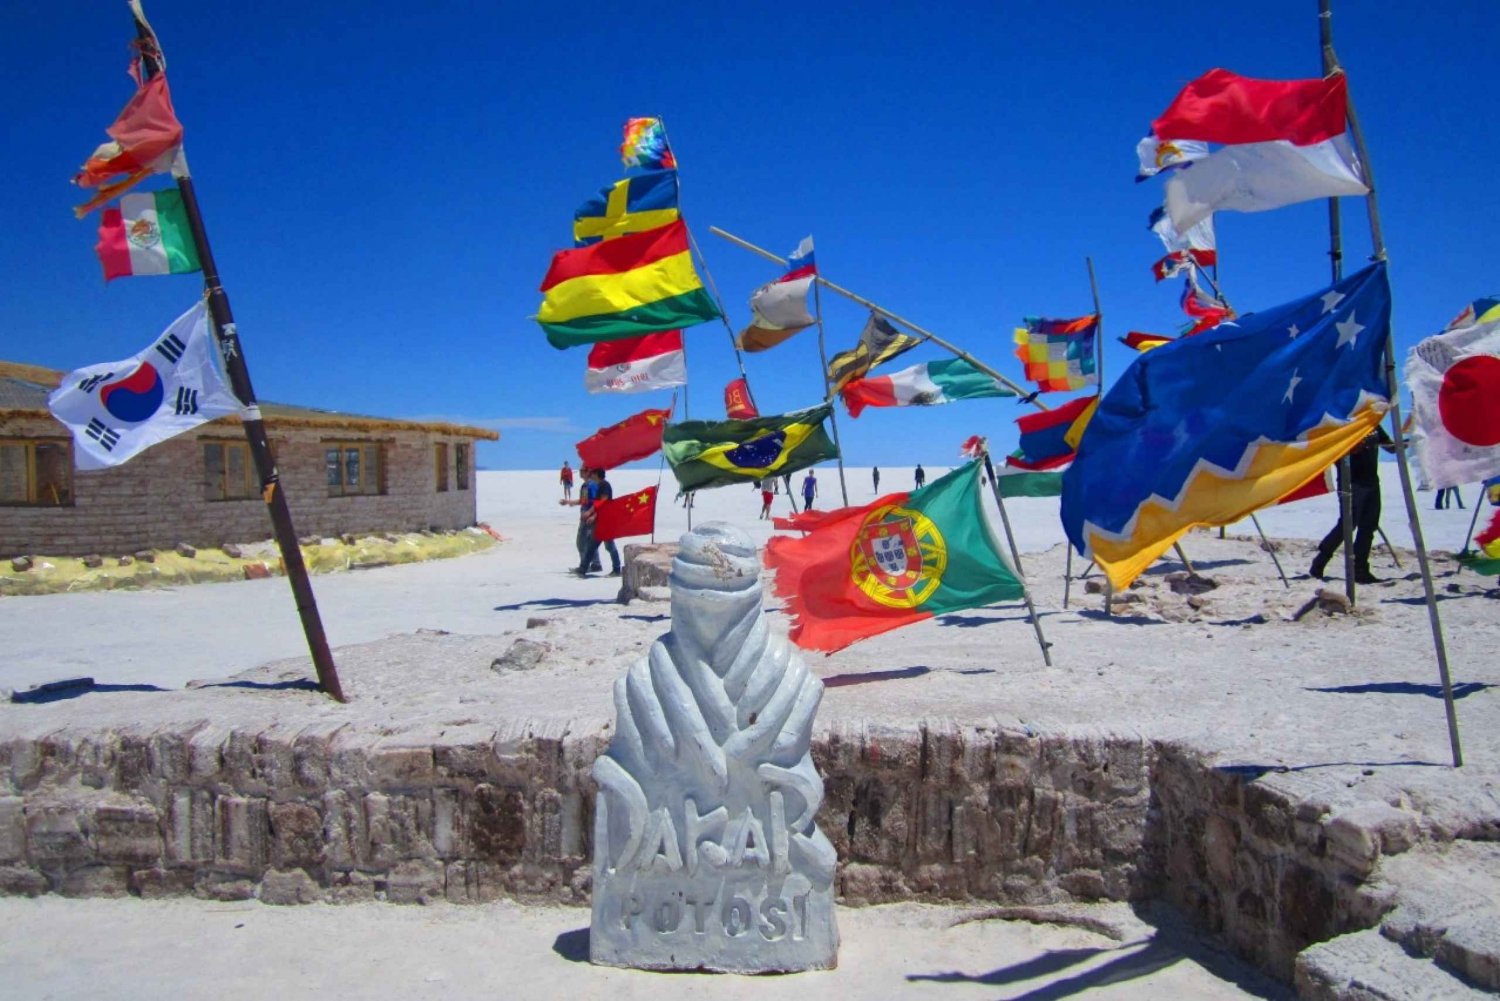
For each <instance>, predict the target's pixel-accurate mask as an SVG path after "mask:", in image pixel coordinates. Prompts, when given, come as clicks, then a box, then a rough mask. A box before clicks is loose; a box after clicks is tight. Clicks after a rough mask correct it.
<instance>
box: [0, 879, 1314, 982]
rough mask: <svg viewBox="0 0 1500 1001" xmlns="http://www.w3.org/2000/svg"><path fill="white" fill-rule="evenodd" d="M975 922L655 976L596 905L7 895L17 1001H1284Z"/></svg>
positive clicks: (848, 935)
mask: <svg viewBox="0 0 1500 1001" xmlns="http://www.w3.org/2000/svg"><path fill="white" fill-rule="evenodd" d="M975 912H976V909H973V908H970V909H967V910H960V909H958V908H949V907H929V906H923V905H920V904H905V905H890V906H883V907H865V908H847V907H846V908H842V909H840V910H839V912H838V914H839V918H838V920H839V925H840V930H841V932H842V935H843V940H844V941H843V945H842V947H841V949H840V951H839V968H838V969H837V970H833V971H828V972H820V973H802V974H795V975H791V976H777V977H736V976H718V975H712V974H691V973H669V974H662V973H646V972H642V971H637V970H616V969H608V968H604V967H595V966H591V965H589V963H588V962H587V938H586V936H587V928H588V921H589V912H588V911H587V910H585V909H583V908H565V907H524V908H523V907H516V906H514V905H512V904H506V903H499V904H492V905H484V906H471V907H458V906H452V905H441V904H440V905H436V906H431V907H397V906H394V905H390V904H349V905H343V906H334V905H324V904H314V905H308V906H304V907H281V908H278V907H268V906H266V905H264V904H259V903H253V902H252V903H243V904H214V903H210V902H207V901H198V900H170V901H142V900H62V899H59V898H56V897H44V898H41V899H37V900H21V899H15V898H0V925H3V926H4V927H6V928H8V929H24V933H23V934H20V935H12V934H7V935H4V936H0V968H3V969H4V971H5V972H4V975H3V976H0V999H11V998H14V999H17V1001H21V999H25V1001H37V999H43V998H56V999H63V998H83V997H99V998H110V999H112V1001H136V999H139V1001H160V999H162V998H176V999H184V1001H188V999H197V998H213V999H215V1001H235V999H240V998H244V999H260V998H266V997H271V998H276V999H278V1001H297V999H302V998H308V999H315V1001H335V999H336V1001H357V999H375V998H400V999H402V1001H426V999H479V998H485V999H495V1001H526V999H532V998H569V999H577V1001H585V999H589V1001H592V999H596V998H597V999H606V998H607V999H610V1001H630V999H645V1001H658V999H661V998H668V997H670V998H716V999H717V998H723V999H735V998H783V997H787V996H796V997H798V998H803V999H806V1001H819V999H839V1001H847V999H851V998H860V999H870V1001H883V999H885V998H914V999H920V998H929V999H933V1001H969V999H980V998H984V999H994V998H1031V999H1036V1001H1040V999H1044V998H1066V997H1072V996H1074V995H1076V994H1086V995H1087V996H1088V997H1090V998H1111V999H1121V1001H1123V999H1162V998H1174V999H1175V998H1182V999H1204V1001H1221V999H1223V1001H1227V999H1230V998H1248V997H1285V996H1289V995H1288V994H1287V993H1286V992H1285V991H1283V990H1281V989H1280V988H1278V987H1277V986H1276V985H1274V984H1271V983H1269V982H1267V981H1265V980H1263V979H1262V978H1260V977H1258V976H1257V975H1255V974H1253V973H1251V972H1249V971H1248V970H1246V968H1245V967H1243V966H1242V965H1240V964H1237V963H1235V962H1233V961H1230V960H1227V959H1225V958H1224V957H1222V956H1219V955H1218V954H1216V953H1213V952H1209V951H1206V950H1205V949H1204V948H1203V946H1202V945H1201V944H1198V943H1196V942H1194V941H1192V940H1191V939H1187V938H1184V937H1182V936H1181V935H1180V934H1176V933H1174V932H1173V931H1172V930H1171V929H1170V928H1168V929H1167V930H1165V931H1163V932H1157V931H1156V929H1153V928H1151V927H1150V926H1147V925H1144V924H1143V923H1141V922H1140V921H1138V920H1134V919H1133V918H1132V916H1131V915H1130V914H1129V912H1128V910H1126V909H1125V908H1124V906H1123V905H1103V906H1098V907H1092V908H1080V909H1079V912H1080V913H1087V914H1090V915H1091V916H1093V917H1095V919H1104V920H1106V921H1108V922H1109V923H1111V924H1114V923H1116V922H1118V924H1119V925H1120V926H1121V930H1123V931H1124V932H1125V936H1124V940H1123V941H1116V940H1114V939H1112V938H1109V937H1106V936H1104V935H1100V934H1096V933H1094V932H1091V931H1085V930H1082V929H1079V928H1062V927H1055V926H1037V925H1030V924H1025V923H1021V922H1010V921H977V922H970V923H965V924H959V925H957V926H954V922H955V921H956V920H957V919H959V918H960V917H962V916H963V915H965V914H974V913H975Z"/></svg>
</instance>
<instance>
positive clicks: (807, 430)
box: [662, 403, 839, 490]
mask: <svg viewBox="0 0 1500 1001" xmlns="http://www.w3.org/2000/svg"><path fill="white" fill-rule="evenodd" d="M831 410H832V407H831V406H830V405H829V404H826V403H825V404H822V405H821V406H817V407H812V408H809V409H807V410H798V411H795V412H794V413H790V414H780V415H776V416H772V417H756V418H754V419H753V420H747V421H683V422H681V423H680V424H672V425H669V426H668V427H667V431H666V434H664V435H663V436H662V454H664V455H665V456H666V457H667V464H668V465H670V466H671V467H672V474H673V475H674V476H676V477H677V482H678V484H680V485H681V486H682V489H684V490H698V489H700V488H702V487H722V486H727V485H729V484H732V483H749V482H751V481H752V480H763V479H765V478H766V477H768V476H783V475H786V474H788V473H795V472H797V471H798V470H801V469H806V468H807V467H808V466H812V465H816V464H817V463H819V462H822V461H823V460H825V459H837V458H838V455H839V451H838V448H837V447H835V446H834V444H833V439H831V438H829V437H828V432H826V431H824V430H823V421H824V420H826V419H827V417H828V414H829V412H830V411H831Z"/></svg>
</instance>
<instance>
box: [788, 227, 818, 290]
mask: <svg viewBox="0 0 1500 1001" xmlns="http://www.w3.org/2000/svg"><path fill="white" fill-rule="evenodd" d="M817 273H818V263H817V260H816V258H815V257H814V255H813V238H812V237H810V236H804V237H803V238H802V240H801V242H799V243H798V244H797V249H796V250H794V251H792V252H791V253H790V254H788V255H787V257H786V274H785V275H784V276H783V277H782V279H781V280H782V281H790V280H792V279H793V278H806V277H808V276H809V275H815V274H817Z"/></svg>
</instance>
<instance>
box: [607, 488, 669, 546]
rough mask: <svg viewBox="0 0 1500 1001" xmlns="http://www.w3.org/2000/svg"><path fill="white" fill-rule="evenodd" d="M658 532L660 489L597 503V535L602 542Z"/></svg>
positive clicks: (647, 489) (650, 489)
mask: <svg viewBox="0 0 1500 1001" xmlns="http://www.w3.org/2000/svg"><path fill="white" fill-rule="evenodd" d="M654 531H656V488H655V487H647V488H646V489H644V490H638V491H636V492H635V493H633V494H626V495H625V496H624V497H616V498H614V499H613V500H602V501H595V502H594V538H596V539H598V540H599V541H600V542H608V541H609V540H610V539H623V538H624V537H625V536H627V535H650V534H652V533H653V532H654Z"/></svg>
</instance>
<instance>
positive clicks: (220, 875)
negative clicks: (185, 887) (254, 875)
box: [193, 869, 255, 900]
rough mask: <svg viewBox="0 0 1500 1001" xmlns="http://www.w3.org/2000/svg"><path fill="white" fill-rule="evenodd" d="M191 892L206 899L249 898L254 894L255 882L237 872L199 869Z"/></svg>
mask: <svg viewBox="0 0 1500 1001" xmlns="http://www.w3.org/2000/svg"><path fill="white" fill-rule="evenodd" d="M193 893H194V895H195V896H199V897H204V898H206V899H208V900H249V899H251V898H252V897H254V896H255V884H254V883H252V882H251V881H250V880H248V879H246V878H245V877H244V876H242V875H239V874H238V873H232V872H223V871H220V870H215V869H200V870H198V873H197V875H196V877H195V878H194V880H193Z"/></svg>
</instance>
